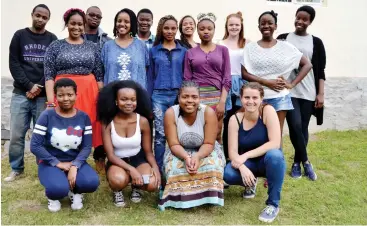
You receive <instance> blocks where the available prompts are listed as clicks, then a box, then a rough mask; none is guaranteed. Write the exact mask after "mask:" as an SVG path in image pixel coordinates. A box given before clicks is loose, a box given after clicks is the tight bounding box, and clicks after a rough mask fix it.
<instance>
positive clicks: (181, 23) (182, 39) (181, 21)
mask: <svg viewBox="0 0 367 226" xmlns="http://www.w3.org/2000/svg"><path fill="white" fill-rule="evenodd" d="M186 18H191V19H192V20H193V21H194V27H196V21H195V19H194V17H192V16H190V15H186V16H184V17H182V19H181V20H180V23H179V25H178V29H179V31H180V41H181V43H182V44H183V45H184V46H186V47H187V48H188V49H191V48H192V46H191V44H190V43H189V40H187V38H186V36H185V34H184V33H183V21H184V20H185V19H186Z"/></svg>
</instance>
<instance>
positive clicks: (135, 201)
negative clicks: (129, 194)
mask: <svg viewBox="0 0 367 226" xmlns="http://www.w3.org/2000/svg"><path fill="white" fill-rule="evenodd" d="M130 200H131V202H133V203H139V202H141V199H130Z"/></svg>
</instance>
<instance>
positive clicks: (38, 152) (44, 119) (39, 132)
mask: <svg viewBox="0 0 367 226" xmlns="http://www.w3.org/2000/svg"><path fill="white" fill-rule="evenodd" d="M47 126H48V110H46V111H44V112H42V114H41V115H40V117H39V118H38V120H37V123H36V125H35V126H34V130H33V134H32V139H31V152H32V153H33V154H34V155H35V156H36V157H37V159H39V160H42V161H44V162H46V163H48V164H50V165H51V166H56V165H57V164H58V163H59V162H60V161H59V160H58V159H57V158H56V157H55V156H53V155H51V154H50V153H49V152H48V151H47V149H46V147H45V143H46V142H45V141H46V133H47Z"/></svg>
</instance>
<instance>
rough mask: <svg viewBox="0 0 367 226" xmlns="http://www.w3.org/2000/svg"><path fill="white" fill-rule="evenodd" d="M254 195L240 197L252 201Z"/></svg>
mask: <svg viewBox="0 0 367 226" xmlns="http://www.w3.org/2000/svg"><path fill="white" fill-rule="evenodd" d="M255 196H256V195H242V198H244V199H253V198H255Z"/></svg>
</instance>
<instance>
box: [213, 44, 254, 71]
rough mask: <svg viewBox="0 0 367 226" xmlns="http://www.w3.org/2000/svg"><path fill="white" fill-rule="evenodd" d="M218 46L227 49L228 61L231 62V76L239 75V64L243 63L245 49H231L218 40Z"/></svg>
mask: <svg viewBox="0 0 367 226" xmlns="http://www.w3.org/2000/svg"><path fill="white" fill-rule="evenodd" d="M246 43H247V42H246ZM218 44H219V45H222V46H225V47H227V48H228V52H229V60H230V62H231V75H241V64H242V61H243V54H244V50H245V48H240V49H231V48H229V47H228V46H227V45H226V44H225V43H224V41H223V40H220V41H219V42H218Z"/></svg>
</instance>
